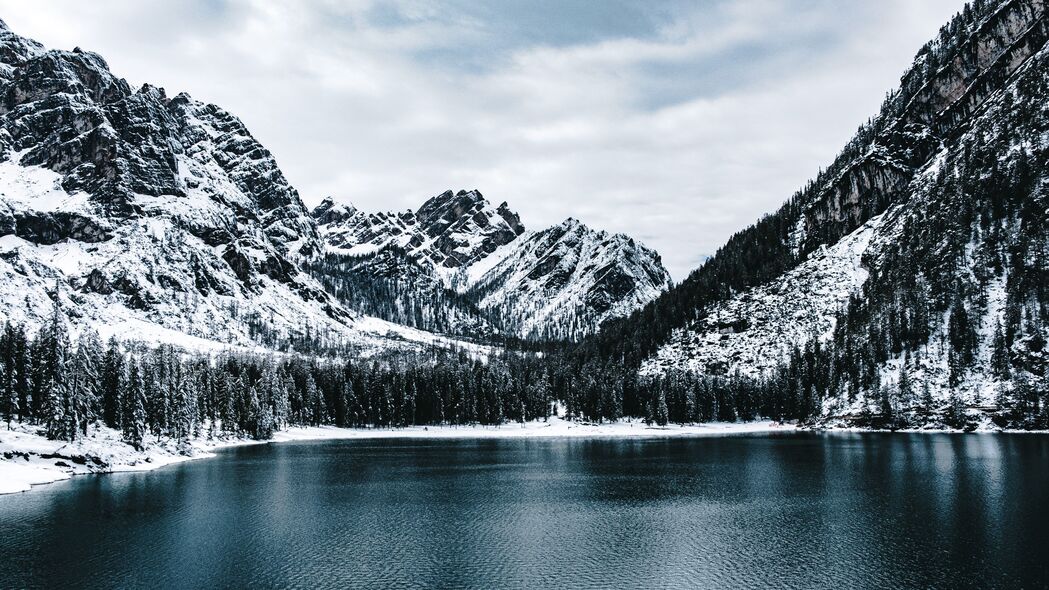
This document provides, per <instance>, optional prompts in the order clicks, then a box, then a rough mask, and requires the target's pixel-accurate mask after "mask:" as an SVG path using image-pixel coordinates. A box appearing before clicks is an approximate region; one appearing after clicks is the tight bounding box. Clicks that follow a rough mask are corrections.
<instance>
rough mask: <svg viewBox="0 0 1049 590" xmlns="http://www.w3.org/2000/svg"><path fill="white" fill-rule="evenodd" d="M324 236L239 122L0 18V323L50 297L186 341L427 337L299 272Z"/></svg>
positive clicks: (138, 330) (146, 333)
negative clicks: (367, 311)
mask: <svg viewBox="0 0 1049 590" xmlns="http://www.w3.org/2000/svg"><path fill="white" fill-rule="evenodd" d="M321 243H322V242H321V239H320V236H319V234H318V233H317V228H316V224H315V223H314V221H313V218H312V217H311V216H310V215H309V213H308V211H307V210H306V207H305V206H304V205H303V203H302V200H301V199H300V198H299V194H298V192H297V191H296V190H295V189H294V188H293V187H292V186H291V185H290V184H289V183H288V181H287V179H286V178H285V177H284V175H283V174H282V173H281V171H280V169H279V168H278V166H277V164H276V162H275V160H274V158H273V156H272V154H270V152H269V151H268V150H266V148H264V147H263V146H262V145H260V144H259V143H258V141H256V140H255V139H254V138H253V137H252V136H251V134H250V133H249V132H248V130H247V129H246V128H245V126H244V125H243V123H241V121H240V120H238V119H237V118H236V117H234V116H233V115H231V114H230V113H228V112H226V111H224V110H222V109H221V108H219V107H217V106H214V105H209V104H204V103H202V102H199V101H196V100H194V99H192V98H191V97H189V96H188V95H186V94H179V95H177V96H175V97H168V96H167V95H166V93H165V92H164V90H163V89H161V88H156V87H153V86H150V85H145V86H143V87H142V88H140V89H138V90H134V89H132V88H130V87H129V86H128V84H127V82H125V81H124V80H123V79H121V78H118V77H116V76H115V75H113V74H112V73H111V72H110V70H109V67H108V65H107V64H106V62H105V60H103V59H102V57H101V56H99V55H97V54H94V53H90V52H86V51H82V50H80V49H79V48H78V49H74V50H73V51H57V50H47V49H45V48H44V47H43V46H41V45H40V44H38V43H36V42H35V41H31V40H29V39H25V38H23V37H20V36H18V35H16V34H14V33H12V32H11V31H10V30H9V29H8V28H7V26H6V25H3V24H0V282H2V285H0V293H2V297H0V317H3V318H4V319H6V320H11V321H18V322H25V323H28V324H29V325H37V326H38V325H40V324H41V323H43V322H44V321H45V320H46V318H47V317H48V316H49V315H50V314H51V313H52V308H53V307H54V306H55V305H56V304H57V305H58V306H59V307H60V308H61V310H62V312H63V313H64V314H66V315H67V316H68V317H69V319H70V321H71V322H72V323H73V324H74V325H76V326H80V327H91V328H95V329H98V330H100V331H101V332H102V333H103V334H117V335H121V336H131V337H134V338H138V339H142V340H146V341H162V342H178V343H180V344H188V345H193V346H214V345H216V344H220V345H221V344H241V345H248V344H263V345H265V346H268V347H272V348H287V347H290V346H299V347H302V346H322V347H323V346H327V345H336V344H338V345H345V344H352V343H362V344H367V343H369V342H371V343H373V344H375V343H378V344H382V343H383V342H384V341H386V340H388V339H387V338H385V334H386V333H387V332H390V331H392V332H395V333H397V337H398V338H401V337H404V336H405V335H407V336H408V337H409V338H410V339H420V340H432V337H430V336H427V335H423V334H418V333H414V332H412V331H405V330H400V329H399V328H397V327H395V326H390V325H386V324H385V323H383V322H376V321H373V320H371V319H368V318H364V317H362V316H361V315H360V314H357V313H355V312H353V311H351V310H349V309H347V308H346V307H345V306H342V305H341V304H339V303H338V301H336V300H335V299H334V298H333V297H331V295H329V294H328V293H327V292H326V291H325V290H324V289H323V288H322V285H321V284H320V283H318V282H317V281H316V280H314V279H313V278H312V277H310V276H309V275H308V273H305V272H303V270H302V268H301V261H302V260H304V259H308V258H310V257H313V256H315V255H317V254H318V253H319V252H320V250H321ZM376 332H377V333H376Z"/></svg>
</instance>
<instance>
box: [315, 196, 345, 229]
mask: <svg viewBox="0 0 1049 590" xmlns="http://www.w3.org/2000/svg"><path fill="white" fill-rule="evenodd" d="M356 214H357V208H356V207H354V206H353V205H351V204H349V203H336V202H335V199H333V198H331V197H324V200H322V201H321V203H320V205H317V206H316V207H314V208H313V211H311V212H310V216H311V217H313V219H315V220H316V221H317V223H320V224H322V225H327V224H331V223H339V222H341V221H345V220H346V219H349V218H350V217H352V216H354V215H356Z"/></svg>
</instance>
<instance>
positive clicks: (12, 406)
mask: <svg viewBox="0 0 1049 590" xmlns="http://www.w3.org/2000/svg"><path fill="white" fill-rule="evenodd" d="M0 388H2V389H0V393H2V394H3V396H4V398H3V410H4V420H5V421H6V422H7V429H8V430H11V421H12V420H14V416H15V414H17V413H18V392H17V391H15V387H14V377H13V376H9V375H8V374H7V368H6V367H5V366H4V364H2V363H0Z"/></svg>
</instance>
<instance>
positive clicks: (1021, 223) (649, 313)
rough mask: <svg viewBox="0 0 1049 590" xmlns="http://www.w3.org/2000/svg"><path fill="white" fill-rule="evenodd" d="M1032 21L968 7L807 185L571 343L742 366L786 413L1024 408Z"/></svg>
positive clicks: (1037, 184) (1040, 275)
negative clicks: (635, 307)
mask: <svg viewBox="0 0 1049 590" xmlns="http://www.w3.org/2000/svg"><path fill="white" fill-rule="evenodd" d="M1047 33H1049V27H1047V23H1046V14H1045V7H1044V3H1043V2H1041V1H1040V0H1001V1H998V2H977V3H974V4H973V5H971V6H967V7H966V8H965V10H964V11H963V12H962V13H961V14H959V15H958V16H957V17H956V18H955V19H954V20H952V22H951V23H949V24H948V25H946V26H945V27H944V28H943V29H942V30H941V33H940V35H939V36H938V38H937V39H936V40H934V41H933V42H931V43H929V44H928V45H926V47H924V48H923V49H922V50H921V52H920V53H919V54H918V56H917V57H916V59H915V62H914V65H913V66H912V67H911V69H910V70H909V71H908V72H907V73H906V74H905V75H904V77H903V79H902V80H901V87H900V89H899V90H897V91H895V92H893V93H892V94H890V96H889V97H888V98H887V100H886V102H885V104H884V106H883V108H882V110H881V112H880V113H879V115H878V116H877V117H876V118H875V119H873V120H872V122H871V123H869V124H868V125H865V126H864V127H862V128H861V129H860V130H859V132H858V133H857V135H856V136H855V137H854V139H853V140H852V141H851V142H850V143H849V144H848V145H847V146H846V147H845V149H844V150H843V151H842V153H841V154H840V155H839V156H838V158H837V159H836V160H835V162H834V163H833V164H832V165H831V166H830V167H829V168H828V169H827V170H826V171H825V172H824V173H822V174H821V175H820V176H819V177H818V178H817V179H816V180H815V181H814V182H813V183H811V184H810V185H809V186H807V187H805V189H804V190H802V191H800V192H799V193H797V194H796V195H795V196H794V197H792V198H791V199H790V200H789V201H788V202H787V203H786V204H785V205H784V207H783V208H782V209H780V210H779V211H778V212H776V213H775V214H773V215H770V216H768V217H766V218H764V219H762V220H761V221H760V222H758V223H757V224H756V225H754V226H752V227H751V228H748V229H747V230H745V231H743V232H741V233H739V234H737V235H736V236H733V238H732V239H730V240H729V242H728V244H726V246H725V247H723V248H722V249H721V250H720V251H719V252H718V253H717V254H716V255H715V256H714V257H713V258H712V259H711V260H709V261H708V262H707V263H706V264H704V265H703V266H702V267H701V268H699V269H698V270H697V271H695V272H694V273H693V274H692V275H691V276H690V277H689V278H688V279H687V280H686V281H684V282H683V283H682V284H681V285H679V286H678V287H677V288H675V289H674V290H672V291H670V292H668V293H667V294H665V295H664V296H662V297H660V298H659V299H657V300H656V301H654V302H653V303H652V304H651V305H649V306H648V307H646V308H645V309H644V310H642V311H640V312H639V313H638V314H635V315H634V316H632V317H630V318H628V319H625V320H623V321H621V322H617V323H613V324H612V325H610V326H608V327H607V328H606V330H605V331H604V332H603V333H602V334H601V335H599V336H598V337H597V338H596V339H594V340H593V341H591V342H590V343H588V345H587V346H588V348H589V349H591V350H595V349H596V350H598V351H600V352H601V353H603V354H605V355H610V356H612V357H613V358H615V357H621V358H626V359H627V360H628V362H630V363H632V364H634V366H640V367H641V370H642V372H643V373H644V374H648V375H660V374H663V375H666V374H670V373H672V372H674V371H678V370H687V371H689V372H691V373H694V374H698V375H703V376H707V377H713V378H717V376H724V377H725V378H727V377H731V376H733V375H742V376H749V377H750V379H751V381H752V382H756V385H755V386H757V387H771V388H777V389H778V390H779V391H780V392H781V396H782V398H783V399H784V402H783V403H784V405H783V408H781V409H786V408H789V409H790V410H791V412H792V413H797V414H802V415H806V414H822V415H823V416H835V415H848V416H857V415H865V416H869V415H871V413H875V414H879V415H881V416H883V417H884V416H886V415H889V414H892V413H893V412H894V411H896V412H898V413H900V414H909V416H910V417H911V419H916V418H915V414H917V413H919V410H921V411H922V412H925V413H926V415H925V418H923V419H925V420H928V419H933V418H930V417H929V414H935V415H936V418H935V419H942V418H943V417H944V416H945V415H946V414H947V413H953V415H954V417H955V418H957V415H958V414H959V412H961V410H959V408H964V407H968V408H970V410H978V409H984V410H982V411H990V410H986V408H995V410H994V414H995V419H996V420H1002V421H1004V422H1008V421H1010V420H1013V421H1015V420H1016V419H1017V418H1016V415H1017V414H1016V413H1015V412H1014V410H1015V408H1017V407H1019V406H1023V407H1024V408H1026V409H1024V410H1023V411H1022V412H1020V413H1021V414H1024V416H1026V418H1025V419H1030V418H1031V415H1032V411H1033V412H1035V413H1037V412H1038V411H1040V410H1031V408H1032V407H1033V408H1038V407H1041V406H1044V404H1043V403H1042V402H1041V401H1039V400H1040V399H1041V398H1040V397H1039V396H1043V397H1044V391H1045V387H1044V385H1043V383H1044V373H1045V372H1044V361H1043V360H1042V352H1041V348H1042V347H1043V346H1044V344H1043V342H1044V340H1045V337H1046V332H1045V327H1044V326H1045V324H1044V322H1043V320H1042V317H1043V315H1044V309H1045V305H1046V302H1047V299H1046V288H1045V287H1044V284H1045V282H1044V279H1045V278H1046V274H1045V253H1046V247H1047V237H1046V233H1045V217H1046V215H1047V212H1046V211H1047V203H1046V202H1045V193H1044V184H1045V180H1046V179H1045V178H1044V176H1045V174H1044V170H1045V169H1046V147H1047V136H1046V132H1045V130H1046V128H1047V126H1049V125H1047V124H1049V115H1047V113H1046V96H1049V92H1047V90H1046V78H1047V72H1049V63H1047V57H1046V51H1047V50H1046V49H1045V42H1046V38H1047ZM999 333H1000V334H1001V335H1000V336H998V335H997V334H999ZM994 358H997V359H998V360H997V361H993V359H994ZM994 364H996V365H997V368H994V367H992V365H994ZM926 391H927V392H928V393H927V394H926V393H924V392H926ZM1029 391H1035V392H1036V393H1033V394H1029V393H1027V392H1029ZM1038 392H1042V393H1038ZM1031 396H1034V397H1033V398H1032V397H1031ZM1021 398H1022V399H1021ZM1032 399H1033V400H1034V401H1032ZM1023 400H1026V401H1023ZM784 411H785V410H784ZM948 411H949V412H948Z"/></svg>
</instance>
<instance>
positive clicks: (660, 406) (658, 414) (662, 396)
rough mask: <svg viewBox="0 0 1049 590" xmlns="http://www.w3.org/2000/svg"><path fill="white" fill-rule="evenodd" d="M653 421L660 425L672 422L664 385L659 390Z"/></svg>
mask: <svg viewBox="0 0 1049 590" xmlns="http://www.w3.org/2000/svg"><path fill="white" fill-rule="evenodd" d="M654 414H655V415H654V416H653V421H654V422H655V423H656V424H657V425H659V426H666V425H667V423H669V422H670V410H669V409H668V408H667V395H666V391H664V389H663V388H662V387H660V388H659V389H658V390H657V393H656V403H655V409H654Z"/></svg>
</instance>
